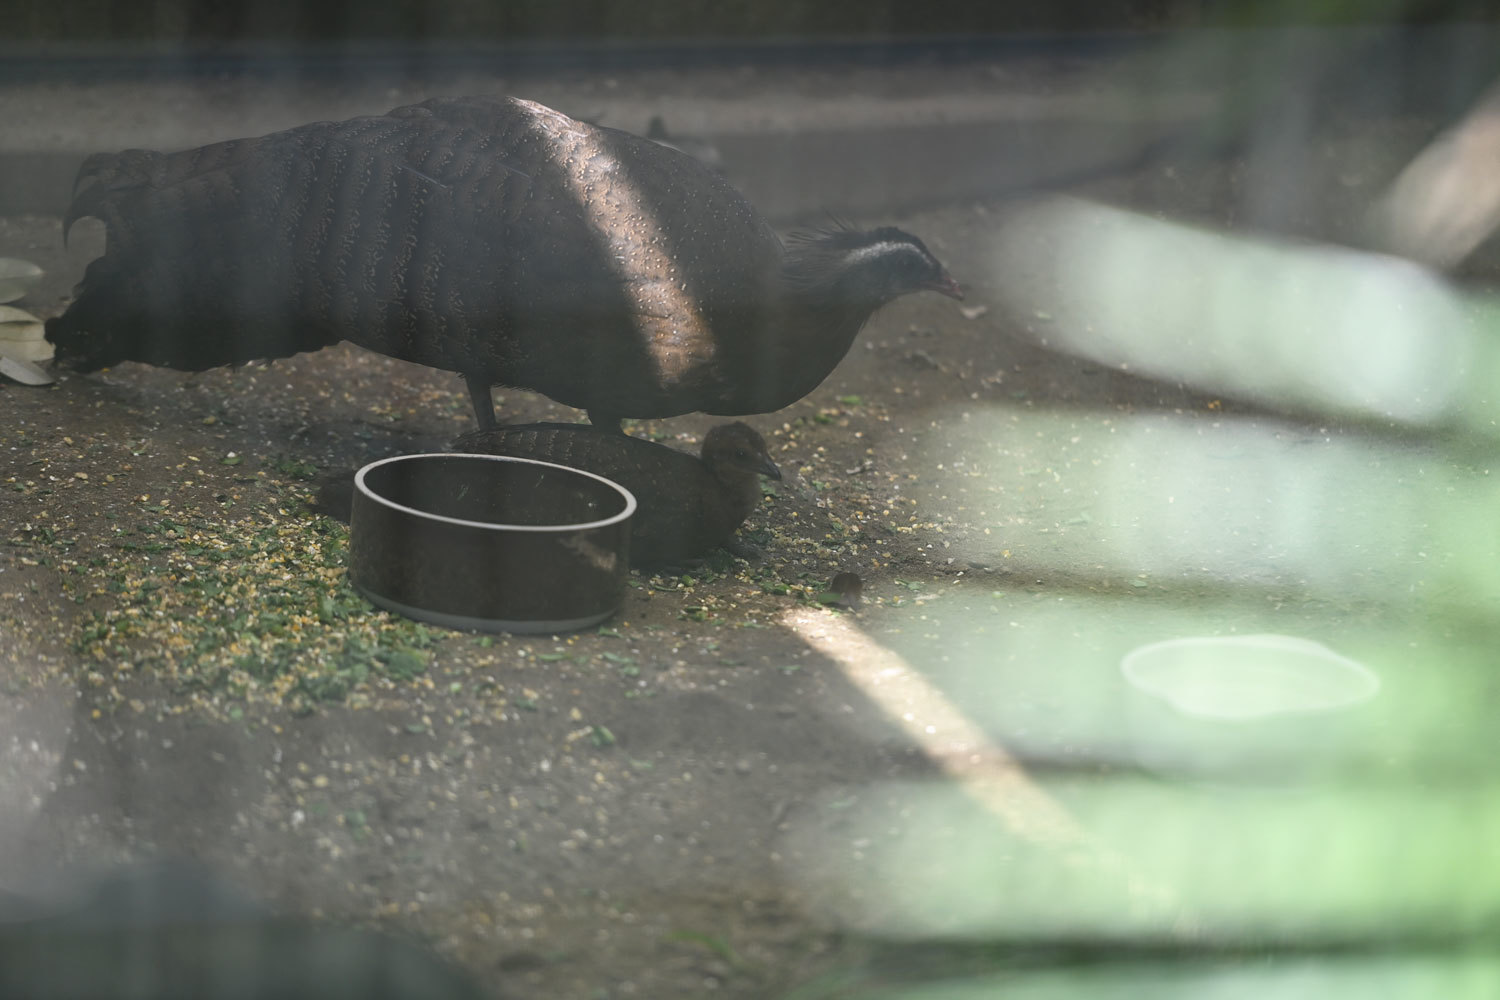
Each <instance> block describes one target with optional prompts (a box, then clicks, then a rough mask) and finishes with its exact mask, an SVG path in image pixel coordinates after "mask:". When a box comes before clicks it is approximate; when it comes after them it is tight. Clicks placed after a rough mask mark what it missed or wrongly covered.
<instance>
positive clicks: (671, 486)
mask: <svg viewBox="0 0 1500 1000" xmlns="http://www.w3.org/2000/svg"><path fill="white" fill-rule="evenodd" d="M453 450H454V451H460V452H473V453H479V454H484V455H511V456H515V457H519V458H539V459H542V460H543V461H547V462H556V463H558V464H559V465H567V466H571V467H572V468H575V469H583V470H585V471H587V472H594V473H597V474H599V475H601V476H605V477H606V478H609V479H612V480H614V481H615V482H617V483H619V484H620V485H621V486H623V487H625V488H626V489H627V490H629V491H630V492H631V493H633V494H635V499H636V505H637V506H636V514H635V519H634V520H633V521H632V522H631V526H630V562H631V565H633V566H666V565H681V564H683V563H685V562H688V561H689V560H692V559H697V558H699V557H702V556H704V555H707V554H708V553H709V552H712V551H713V550H714V549H716V548H718V547H720V546H721V545H730V544H731V543H732V542H733V537H734V533H735V531H736V530H738V529H739V526H740V525H741V524H744V523H745V518H747V517H749V516H750V513H751V511H753V510H755V508H756V507H757V506H759V504H760V501H761V488H760V477H761V476H769V477H770V478H772V479H780V478H781V471H780V470H779V469H777V468H776V463H774V462H772V461H771V456H770V455H769V454H767V453H766V442H765V439H763V438H762V437H761V436H760V435H759V434H758V433H756V432H755V430H754V429H753V428H751V427H749V426H747V425H746V424H743V423H740V422H738V421H736V422H735V423H732V424H721V425H719V426H717V427H715V428H713V429H712V430H710V431H709V432H708V433H707V434H706V435H704V437H703V445H702V450H701V452H700V456H699V457H695V456H693V455H689V454H687V453H686V452H681V451H677V450H676V449H674V448H668V447H667V446H666V445H662V444H656V443H654V442H651V441H646V440H643V439H641V438H634V437H627V436H625V435H623V434H604V433H600V431H599V430H598V429H597V428H592V427H589V426H587V425H585V424H519V425H516V426H512V427H498V428H492V429H490V430H484V431H474V432H472V433H470V434H465V435H464V436H462V437H460V438H459V439H458V440H456V441H454V442H453Z"/></svg>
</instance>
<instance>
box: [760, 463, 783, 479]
mask: <svg viewBox="0 0 1500 1000" xmlns="http://www.w3.org/2000/svg"><path fill="white" fill-rule="evenodd" d="M758 471H759V472H760V474H761V475H762V476H766V477H768V478H770V479H780V478H781V470H780V469H778V468H776V463H775V462H773V461H771V460H770V459H769V458H768V459H766V460H765V461H764V462H762V463H760V469H759V470H758Z"/></svg>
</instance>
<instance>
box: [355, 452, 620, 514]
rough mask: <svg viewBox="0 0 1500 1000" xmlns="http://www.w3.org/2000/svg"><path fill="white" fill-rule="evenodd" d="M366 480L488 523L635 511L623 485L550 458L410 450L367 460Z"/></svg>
mask: <svg viewBox="0 0 1500 1000" xmlns="http://www.w3.org/2000/svg"><path fill="white" fill-rule="evenodd" d="M359 484H360V485H359V486H358V487H357V488H362V489H364V490H365V491H367V492H368V493H370V494H372V495H373V496H374V497H375V498H376V499H377V500H379V501H382V502H385V503H389V504H394V505H396V506H399V507H406V508H409V509H411V510H415V511H418V512H420V513H422V514H426V515H430V516H433V517H439V518H451V519H454V520H459V521H468V522H473V523H476V524H482V525H494V526H498V527H515V528H526V529H538V528H542V529H545V528H576V527H578V526H580V525H588V524H595V523H597V522H600V521H606V520H610V519H613V518H616V517H620V516H622V515H624V514H626V513H627V511H628V508H630V507H631V506H632V501H631V497H630V495H629V494H628V493H626V492H625V491H624V490H623V489H621V488H620V487H618V486H616V485H615V484H613V483H611V482H609V481H608V480H605V479H602V478H600V477H598V476H593V475H590V474H588V473H585V472H580V471H577V470H574V469H567V468H564V467H562V466H557V465H551V464H548V463H545V462H532V461H528V460H525V459H503V458H497V457H495V456H485V455H460V454H453V455H409V456H402V457H401V458H398V459H392V460H389V461H385V462H379V463H375V464H373V465H369V466H366V467H365V468H364V469H363V470H362V471H361V472H360V474H359Z"/></svg>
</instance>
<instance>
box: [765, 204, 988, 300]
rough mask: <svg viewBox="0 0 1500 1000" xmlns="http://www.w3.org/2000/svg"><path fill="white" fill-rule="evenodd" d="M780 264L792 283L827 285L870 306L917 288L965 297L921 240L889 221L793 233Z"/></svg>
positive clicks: (805, 285)
mask: <svg viewBox="0 0 1500 1000" xmlns="http://www.w3.org/2000/svg"><path fill="white" fill-rule="evenodd" d="M785 270H786V276H787V279H788V280H789V281H791V282H792V283H794V284H796V285H800V286H803V287H816V286H822V287H825V288H826V287H829V286H832V287H833V288H836V289H838V290H839V292H841V293H842V296H843V297H846V298H850V299H854V300H857V301H861V302H865V303H868V304H870V305H872V306H880V305H883V304H884V303H886V302H889V301H891V300H892V299H896V298H899V297H901V296H902V295H907V294H910V293H911V292H921V291H930V292H938V293H939V294H942V295H946V296H948V297H949V298H953V299H962V298H963V297H964V293H963V289H962V288H960V287H959V284H958V282H956V281H954V280H953V276H952V275H950V274H949V273H948V271H947V269H945V268H944V267H943V265H942V264H941V263H940V262H939V261H938V259H937V258H936V257H934V256H933V254H932V251H931V250H928V249H927V246H926V244H924V243H923V242H922V241H921V240H919V239H918V238H917V237H915V236H913V235H912V234H911V233H908V232H906V231H905V230H901V229H897V228H896V227H894V226H882V227H880V228H878V229H853V228H851V227H849V226H846V225H843V224H836V225H834V226H832V227H829V228H827V229H818V230H812V231H807V232H800V233H794V234H793V235H792V236H791V237H790V238H789V240H788V247H787V263H786V269H785Z"/></svg>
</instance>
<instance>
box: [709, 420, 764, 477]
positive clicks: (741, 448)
mask: <svg viewBox="0 0 1500 1000" xmlns="http://www.w3.org/2000/svg"><path fill="white" fill-rule="evenodd" d="M702 455H703V462H704V464H705V465H707V466H708V467H709V469H711V470H712V471H713V473H714V475H716V476H719V477H720V478H721V479H722V478H724V477H725V475H726V474H728V475H729V476H731V477H736V478H742V477H744V476H745V475H746V474H748V475H749V476H750V477H751V478H752V479H753V478H754V477H755V476H758V475H759V476H769V477H770V478H772V479H780V478H781V470H780V469H778V468H776V463H775V462H773V461H771V456H770V454H768V453H767V451H766V440H765V438H763V437H761V436H760V435H759V434H757V433H756V432H755V429H754V428H752V427H751V426H750V425H749V424H744V423H741V422H739V421H738V420H737V421H735V422H734V423H732V424H720V425H719V426H717V427H715V428H714V429H713V430H711V431H709V432H708V433H707V434H705V435H704V436H703V451H702Z"/></svg>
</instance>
